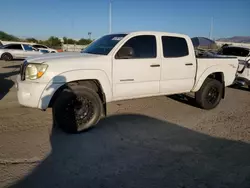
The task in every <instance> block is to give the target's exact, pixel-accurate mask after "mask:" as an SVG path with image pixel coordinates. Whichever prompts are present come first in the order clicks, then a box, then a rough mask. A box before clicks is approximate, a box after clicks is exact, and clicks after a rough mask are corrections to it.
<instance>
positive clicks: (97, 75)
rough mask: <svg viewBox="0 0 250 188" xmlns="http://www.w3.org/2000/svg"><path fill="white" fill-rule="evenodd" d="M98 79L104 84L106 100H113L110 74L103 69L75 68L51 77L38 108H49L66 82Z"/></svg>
mask: <svg viewBox="0 0 250 188" xmlns="http://www.w3.org/2000/svg"><path fill="white" fill-rule="evenodd" d="M92 79H94V80H98V81H99V82H100V84H101V86H102V89H103V92H104V93H105V96H106V102H110V101H111V100H112V88H111V82H110V79H109V77H108V75H107V74H106V73H105V72H104V71H102V70H74V71H68V72H63V73H61V74H59V75H57V76H55V77H53V79H51V81H50V82H49V83H48V85H47V86H46V88H45V89H44V91H43V93H42V95H41V97H40V101H39V105H38V108H40V109H46V108H48V105H49V102H50V100H51V98H52V96H53V95H54V93H55V92H56V91H57V90H58V89H59V88H60V87H61V86H63V85H64V84H66V83H69V82H74V81H78V80H92Z"/></svg>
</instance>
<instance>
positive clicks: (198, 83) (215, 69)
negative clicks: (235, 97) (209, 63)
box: [192, 66, 225, 92]
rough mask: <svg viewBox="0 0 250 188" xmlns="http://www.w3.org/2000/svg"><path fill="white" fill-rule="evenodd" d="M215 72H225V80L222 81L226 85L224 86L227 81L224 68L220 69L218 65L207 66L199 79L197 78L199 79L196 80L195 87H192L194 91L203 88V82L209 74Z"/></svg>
mask: <svg viewBox="0 0 250 188" xmlns="http://www.w3.org/2000/svg"><path fill="white" fill-rule="evenodd" d="M214 73H222V74H223V81H222V83H223V85H224V87H225V83H224V76H225V75H224V73H223V71H222V69H220V68H219V67H218V66H216V67H215V66H213V67H209V68H207V69H206V70H205V71H204V72H203V73H202V74H201V75H200V77H199V78H198V79H196V80H197V81H196V84H195V85H194V87H193V89H192V92H196V91H198V90H199V89H200V88H201V86H202V84H203V83H204V81H205V80H206V78H207V77H208V76H209V75H211V74H214Z"/></svg>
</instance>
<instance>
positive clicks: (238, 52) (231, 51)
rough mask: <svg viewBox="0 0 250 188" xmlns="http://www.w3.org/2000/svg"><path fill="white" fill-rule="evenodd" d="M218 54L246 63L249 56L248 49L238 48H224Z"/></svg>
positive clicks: (249, 50) (249, 49)
mask: <svg viewBox="0 0 250 188" xmlns="http://www.w3.org/2000/svg"><path fill="white" fill-rule="evenodd" d="M218 54H221V55H227V56H234V57H237V58H238V59H239V60H243V61H246V60H247V59H249V56H250V48H247V47H240V46H224V47H222V48H221V49H220V51H219V52H218Z"/></svg>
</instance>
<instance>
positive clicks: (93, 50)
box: [82, 34, 126, 55]
mask: <svg viewBox="0 0 250 188" xmlns="http://www.w3.org/2000/svg"><path fill="white" fill-rule="evenodd" d="M125 36H126V34H112V35H106V36H103V37H101V38H100V39H98V40H96V41H95V42H93V43H92V44H90V45H89V46H88V47H87V48H85V49H84V50H83V51H82V53H89V54H99V55H108V54H109V52H110V51H111V50H112V49H113V48H114V47H115V45H116V44H117V43H118V42H119V41H120V40H122V39H123V38H124V37H125Z"/></svg>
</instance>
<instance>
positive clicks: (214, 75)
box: [208, 72, 225, 99]
mask: <svg viewBox="0 0 250 188" xmlns="http://www.w3.org/2000/svg"><path fill="white" fill-rule="evenodd" d="M208 78H212V79H215V80H218V81H219V82H220V83H222V84H223V91H222V98H223V99H224V98H225V83H224V74H223V72H215V73H212V74H210V75H209V76H208Z"/></svg>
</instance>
